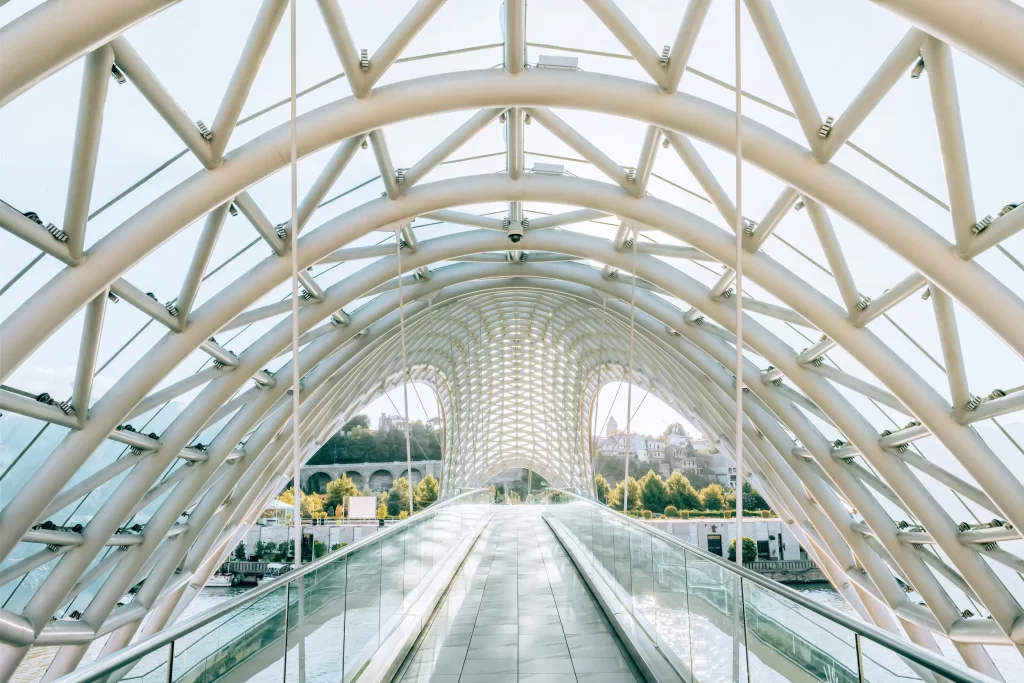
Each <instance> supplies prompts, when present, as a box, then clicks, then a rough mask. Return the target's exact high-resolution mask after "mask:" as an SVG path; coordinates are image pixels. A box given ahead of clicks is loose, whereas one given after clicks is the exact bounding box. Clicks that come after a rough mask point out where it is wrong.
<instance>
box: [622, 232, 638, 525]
mask: <svg viewBox="0 0 1024 683" xmlns="http://www.w3.org/2000/svg"><path fill="white" fill-rule="evenodd" d="M639 241H640V231H639V230H638V229H637V228H635V227H634V228H633V259H632V269H633V278H632V280H630V291H629V356H628V370H627V372H626V474H625V477H624V478H623V480H622V514H627V513H628V512H629V455H630V451H631V450H632V448H633V435H632V433H631V431H630V430H631V429H632V419H633V341H634V338H635V336H636V243H637V242H639Z"/></svg>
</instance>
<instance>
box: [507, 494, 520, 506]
mask: <svg viewBox="0 0 1024 683" xmlns="http://www.w3.org/2000/svg"><path fill="white" fill-rule="evenodd" d="M508 502H509V504H510V505H518V504H519V492H518V491H509V492H508Z"/></svg>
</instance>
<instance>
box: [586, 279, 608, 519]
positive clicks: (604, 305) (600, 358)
mask: <svg viewBox="0 0 1024 683" xmlns="http://www.w3.org/2000/svg"><path fill="white" fill-rule="evenodd" d="M601 320H602V321H603V322H604V329H605V332H606V334H607V331H608V330H609V329H610V328H609V327H608V298H607V297H605V298H604V299H602V300H601ZM606 334H599V335H598V336H600V338H601V341H600V343H599V344H598V346H597V391H595V392H594V410H593V411H592V412H593V414H594V416H595V417H596V416H598V415H600V414H601V379H602V378H601V374H602V372H601V371H602V370H604V338H605V336H606ZM603 429H604V425H601V426H599V427H598V428H597V452H598V454H600V453H601V431H602V430H603ZM590 464H591V468H590V490H591V492H592V493H593V496H594V500H597V473H596V472H595V471H594V468H593V464H594V454H593V453H591V454H590ZM598 502H604V503H607V502H608V501H607V500H605V501H598Z"/></svg>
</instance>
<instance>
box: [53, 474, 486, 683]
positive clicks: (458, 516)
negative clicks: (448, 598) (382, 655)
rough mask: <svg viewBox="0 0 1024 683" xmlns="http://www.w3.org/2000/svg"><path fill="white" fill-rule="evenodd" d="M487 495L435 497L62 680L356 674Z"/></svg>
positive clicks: (313, 681) (343, 677) (198, 682)
mask: <svg viewBox="0 0 1024 683" xmlns="http://www.w3.org/2000/svg"><path fill="white" fill-rule="evenodd" d="M490 500H491V494H490V493H489V492H488V491H486V490H482V491H471V492H468V493H463V494H461V495H459V496H457V497H454V498H450V499H448V500H447V501H442V502H439V503H435V504H434V505H433V506H431V507H430V508H428V509H427V510H424V511H421V512H419V513H417V514H416V515H413V516H412V517H410V518H409V519H408V520H406V521H404V522H401V523H399V524H396V525H394V526H393V527H388V528H386V529H384V530H382V531H380V532H379V533H377V534H375V535H373V536H369V537H367V538H365V539H363V540H361V541H358V542H356V543H354V544H352V545H351V546H348V547H346V548H342V549H340V550H337V551H335V552H333V553H331V554H329V555H326V556H324V557H322V558H319V559H317V560H316V561H315V562H312V563H310V564H308V565H306V566H304V567H302V568H301V569H299V570H297V571H293V572H291V573H289V574H286V575H285V576H282V577H280V578H278V579H275V580H273V581H271V582H269V583H267V584H263V585H261V586H259V587H258V588H255V589H253V590H251V591H249V592H248V593H246V594H243V595H242V596H239V598H236V599H234V600H231V601H229V602H226V603H223V604H222V605H218V606H217V607H216V608H214V609H212V610H209V611H208V612H206V613H203V614H200V615H198V616H196V617H195V618H193V619H192V620H190V621H188V622H185V623H183V624H181V625H179V626H174V627H171V628H169V629H167V630H165V632H163V633H161V634H157V635H156V636H154V637H152V638H150V639H148V640H145V641H141V642H139V643H137V644H135V645H133V646H131V647H129V648H128V649H126V650H124V651H122V652H119V653H115V654H114V655H111V656H109V657H106V658H104V659H102V660H99V661H97V662H95V663H93V664H92V665H90V666H89V667H86V668H84V669H82V670H80V671H78V672H75V673H74V674H72V675H71V676H68V677H66V678H65V680H66V681H67V682H69V683H70V682H71V681H76V682H77V681H83V682H84V681H110V682H111V683H112V682H113V681H118V680H120V681H124V682H126V683H157V682H159V683H166V682H168V681H170V682H171V683H211V682H212V681H216V680H218V679H221V678H223V677H225V676H229V675H230V676H231V678H232V679H233V680H246V681H256V682H262V681H266V682H267V683H269V682H270V681H274V682H275V683H279V682H280V681H282V680H284V681H286V682H287V681H295V682H298V681H300V680H302V681H305V682H306V683H319V682H321V681H323V682H324V683H326V682H327V681H331V682H332V683H336V682H337V681H339V680H340V681H343V682H347V681H351V680H354V679H355V678H356V676H357V675H358V674H359V672H360V671H362V670H363V668H364V667H365V666H366V664H367V663H368V662H369V661H370V658H371V657H372V656H373V655H374V653H376V652H377V650H378V648H379V647H380V645H381V643H383V642H384V641H385V639H386V638H387V637H388V635H389V634H390V633H392V632H393V631H394V629H395V628H396V627H397V626H398V624H399V623H400V622H401V620H402V618H403V617H404V616H405V615H406V614H407V613H408V612H409V610H410V608H411V607H412V606H413V605H414V604H415V602H416V600H417V598H418V597H420V595H421V594H422V592H423V591H424V590H425V589H426V588H427V587H428V586H429V585H430V584H431V583H432V579H433V578H434V577H435V576H436V572H437V570H439V569H440V568H441V566H442V564H444V562H445V561H446V560H447V559H449V558H450V557H451V555H452V553H453V552H454V551H455V549H456V548H457V547H458V546H459V544H460V542H461V541H463V540H464V539H465V538H466V537H467V535H468V534H470V533H471V532H472V530H473V529H475V528H478V525H479V524H480V523H482V522H483V520H484V519H485V517H486V516H487V515H488V514H489V513H488V507H487V504H488V503H489V502H490Z"/></svg>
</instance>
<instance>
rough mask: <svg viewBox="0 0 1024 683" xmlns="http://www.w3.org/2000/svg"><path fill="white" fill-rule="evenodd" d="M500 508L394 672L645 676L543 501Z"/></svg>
mask: <svg viewBox="0 0 1024 683" xmlns="http://www.w3.org/2000/svg"><path fill="white" fill-rule="evenodd" d="M496 510H497V512H496V514H495V516H494V518H493V519H492V520H491V522H490V524H489V525H488V527H487V528H486V529H485V530H484V532H483V534H482V535H481V537H480V539H479V540H478V541H477V544H476V546H475V547H474V548H473V550H472V552H471V553H470V555H469V556H468V557H467V559H466V561H465V563H464V565H463V567H462V568H461V570H460V571H459V573H458V575H457V576H456V577H455V579H454V581H453V582H452V584H451V586H450V587H449V592H448V594H447V595H446V596H445V598H444V599H443V602H442V603H441V605H440V606H439V607H438V609H437V612H436V614H435V615H434V617H433V621H432V622H431V623H430V625H429V626H428V628H427V630H426V631H425V632H424V634H423V636H422V637H421V639H420V641H419V642H418V643H417V644H416V646H415V647H414V648H413V650H412V651H411V652H410V653H409V656H408V657H407V658H406V661H405V662H404V663H403V665H402V668H401V669H400V670H399V672H398V675H397V676H396V677H395V681H402V683H427V682H430V683H477V682H483V681H488V682H490V681H523V682H526V681H534V682H546V681H559V682H566V681H580V682H581V683H635V682H636V683H642V681H643V680H644V679H643V676H641V675H640V673H639V672H638V671H637V669H636V667H635V665H634V664H633V662H632V660H631V659H630V657H629V655H628V653H627V652H626V651H625V649H624V648H623V646H622V643H621V642H620V641H619V640H618V638H617V637H616V635H615V634H614V633H613V632H612V630H611V628H610V626H609V624H608V622H607V620H606V619H605V616H604V614H603V612H602V611H601V608H600V607H599V606H598V605H597V603H596V602H595V601H594V598H593V597H592V596H591V594H590V592H589V591H588V589H587V587H586V585H585V584H584V582H583V580H582V579H581V578H580V576H579V574H578V573H577V572H576V569H575V567H574V566H573V563H572V561H571V560H570V559H569V558H568V556H567V555H566V554H565V551H564V550H563V549H562V547H561V545H560V544H559V543H558V540H557V539H556V538H555V536H554V534H552V533H551V531H550V529H549V528H548V526H547V525H546V524H545V523H544V521H543V520H542V519H541V510H540V509H536V508H534V509H531V508H528V507H526V506H522V507H516V508H496Z"/></svg>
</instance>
